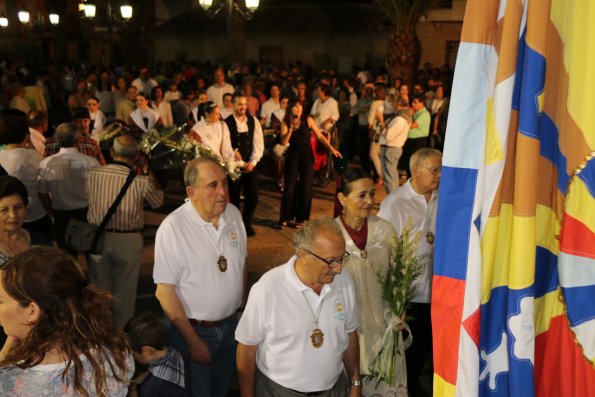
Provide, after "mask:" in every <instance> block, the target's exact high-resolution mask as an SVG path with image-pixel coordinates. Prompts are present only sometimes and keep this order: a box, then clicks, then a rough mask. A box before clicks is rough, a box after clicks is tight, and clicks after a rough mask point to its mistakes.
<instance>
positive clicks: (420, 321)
mask: <svg viewBox="0 0 595 397" xmlns="http://www.w3.org/2000/svg"><path fill="white" fill-rule="evenodd" d="M409 166H410V169H411V179H409V180H408V181H407V183H405V184H404V185H403V186H401V187H399V188H398V189H396V190H394V191H393V192H391V193H390V194H389V195H388V196H387V197H386V198H385V199H384V201H382V204H380V211H378V216H379V217H381V218H384V219H386V220H387V221H389V222H390V223H391V224H392V225H393V227H394V228H395V230H396V232H397V233H401V232H402V231H403V229H404V228H405V226H406V225H407V222H408V221H409V220H411V221H412V230H411V233H412V235H415V234H416V233H418V232H421V235H422V236H421V239H420V241H419V245H418V249H417V254H418V255H420V256H425V257H426V258H427V259H426V261H427V262H426V267H425V269H424V273H423V274H422V275H421V276H420V277H418V278H417V279H416V280H415V281H414V285H415V286H416V292H415V294H414V295H413V297H411V299H410V302H411V308H409V309H407V314H408V315H411V316H412V317H413V318H414V320H412V321H409V322H408V324H409V327H410V329H411V333H412V335H413V344H412V345H411V347H409V349H407V350H406V351H405V357H406V361H407V387H408V389H409V393H410V395H412V396H424V395H426V394H424V392H423V391H422V390H421V387H420V384H419V375H420V373H421V369H422V367H423V365H424V364H425V362H426V360H427V357H428V355H429V354H431V351H432V324H431V319H430V302H431V296H432V275H433V265H432V264H433V258H434V233H435V230H436V208H437V206H438V186H439V184H440V174H441V172H442V153H440V151H438V150H436V149H430V148H423V149H419V150H418V151H416V152H415V153H414V154H413V156H411V159H410V162H409Z"/></svg>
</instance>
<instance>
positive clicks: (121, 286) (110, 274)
mask: <svg viewBox="0 0 595 397" xmlns="http://www.w3.org/2000/svg"><path fill="white" fill-rule="evenodd" d="M111 154H112V157H113V159H114V161H113V162H112V163H111V164H108V165H105V166H103V167H99V168H95V169H93V170H91V171H89V174H88V177H87V181H86V188H87V195H88V197H89V212H88V215H87V220H88V221H89V223H92V224H94V225H99V224H101V221H102V220H103V218H104V216H105V214H106V213H107V211H108V209H109V208H110V207H111V205H112V203H113V202H114V201H115V199H116V197H117V196H118V194H119V193H120V191H121V190H122V187H123V186H124V183H125V182H126V179H127V178H128V177H129V176H130V177H132V175H133V174H134V171H133V170H132V167H133V165H134V164H135V162H136V161H137V160H138V157H139V152H138V147H137V143H136V141H135V140H134V138H133V137H131V136H130V135H122V136H120V137H118V138H116V139H115V140H114V144H113V147H112V149H111ZM144 201H146V202H147V203H148V204H149V205H150V206H151V208H157V207H159V206H161V205H162V204H163V191H162V190H161V189H160V188H159V185H158V184H157V181H156V180H155V178H154V176H153V175H152V174H151V173H149V175H147V176H143V175H135V176H134V179H133V180H132V184H131V185H130V187H129V188H128V190H127V191H126V194H125V195H124V198H123V199H122V201H121V202H120V204H119V205H118V207H117V209H116V212H115V213H114V215H113V216H112V217H111V219H110V221H109V222H108V224H107V226H106V228H105V241H104V244H103V250H102V252H101V253H99V254H97V255H96V254H90V255H89V276H90V277H91V280H92V281H93V282H95V284H96V285H97V286H98V287H100V288H103V289H105V290H107V291H108V292H110V293H111V294H112V295H113V296H114V301H113V303H112V310H113V314H114V322H115V323H116V324H117V325H119V326H120V327H124V325H125V324H126V323H127V322H128V320H130V318H132V316H133V314H134V303H135V301H136V288H137V285H138V274H139V270H140V258H141V254H142V250H143V238H142V236H141V234H140V231H141V230H142V228H143V226H144V218H145V217H144V211H143V202H144Z"/></svg>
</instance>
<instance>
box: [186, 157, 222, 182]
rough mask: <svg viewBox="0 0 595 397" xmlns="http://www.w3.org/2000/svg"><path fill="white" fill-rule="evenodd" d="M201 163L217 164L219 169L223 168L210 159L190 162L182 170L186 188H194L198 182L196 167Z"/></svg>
mask: <svg viewBox="0 0 595 397" xmlns="http://www.w3.org/2000/svg"><path fill="white" fill-rule="evenodd" d="M202 163H213V164H217V165H218V166H219V167H221V169H223V167H222V166H221V164H219V163H218V162H217V160H215V159H213V158H211V157H197V158H195V159H194V160H192V161H190V162H189V163H188V164H187V165H186V168H184V184H185V185H186V187H190V186H194V184H195V183H196V181H197V180H198V166H199V165H200V164H202Z"/></svg>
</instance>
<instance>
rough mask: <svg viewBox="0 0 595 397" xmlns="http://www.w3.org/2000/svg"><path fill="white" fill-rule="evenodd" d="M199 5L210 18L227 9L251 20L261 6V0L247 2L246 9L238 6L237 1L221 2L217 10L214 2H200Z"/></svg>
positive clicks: (210, 0)
mask: <svg viewBox="0 0 595 397" xmlns="http://www.w3.org/2000/svg"><path fill="white" fill-rule="evenodd" d="M198 4H200V6H201V7H202V8H203V9H204V10H205V11H207V14H208V15H209V17H214V16H215V15H217V14H218V13H219V12H220V11H221V10H222V9H224V8H227V9H228V12H230V13H231V12H234V11H235V12H237V13H238V14H240V15H241V16H242V17H244V18H245V19H250V18H251V17H252V14H253V13H254V12H255V11H256V10H257V9H258V5H259V4H260V1H259V0H245V4H246V8H242V7H240V6H239V5H238V2H237V1H236V0H221V1H220V2H219V5H218V6H217V7H215V8H212V6H213V0H198Z"/></svg>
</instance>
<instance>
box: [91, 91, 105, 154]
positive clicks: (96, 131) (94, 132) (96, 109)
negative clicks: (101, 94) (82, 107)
mask: <svg viewBox="0 0 595 397" xmlns="http://www.w3.org/2000/svg"><path fill="white" fill-rule="evenodd" d="M87 109H89V117H90V118H91V126H90V127H89V130H90V131H91V138H93V139H95V142H97V143H99V142H101V132H102V131H103V128H104V127H105V125H106V124H107V117H106V115H105V113H103V111H102V110H101V109H100V103H99V99H98V98H97V97H95V96H90V97H89V99H87Z"/></svg>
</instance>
